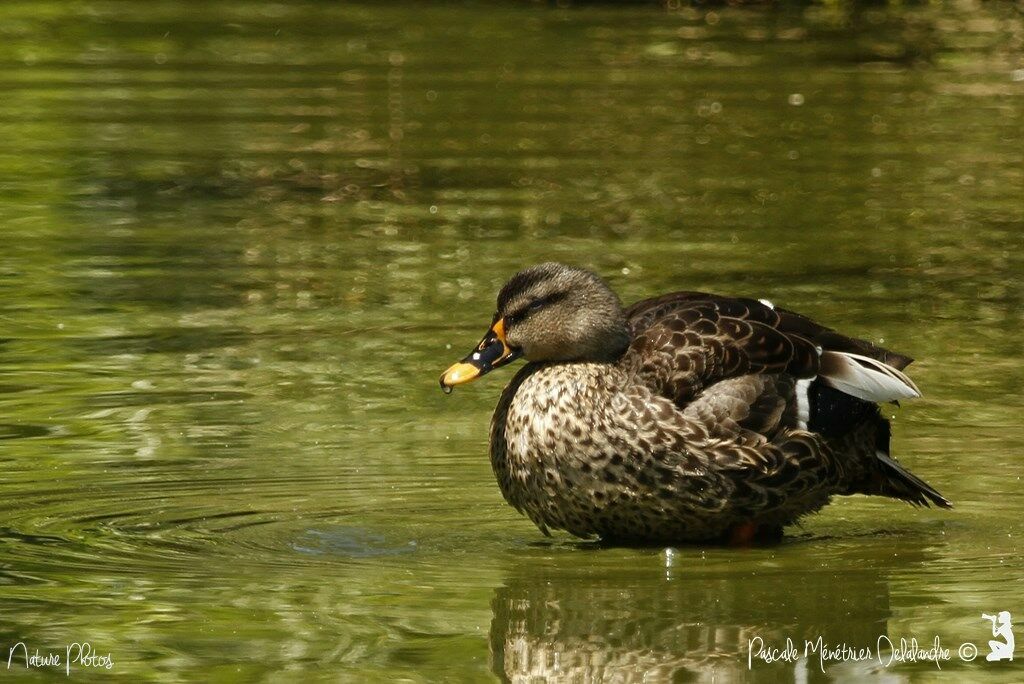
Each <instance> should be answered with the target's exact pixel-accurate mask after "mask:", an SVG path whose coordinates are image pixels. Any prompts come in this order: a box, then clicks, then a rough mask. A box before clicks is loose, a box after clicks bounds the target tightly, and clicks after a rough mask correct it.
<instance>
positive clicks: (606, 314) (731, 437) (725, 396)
mask: <svg viewBox="0 0 1024 684" xmlns="http://www.w3.org/2000/svg"><path fill="white" fill-rule="evenodd" d="M520 357H521V358H523V359H525V361H526V363H525V364H524V365H523V366H522V367H521V368H520V369H519V370H518V372H517V373H515V375H514V376H513V377H512V379H511V381H510V382H509V383H508V385H507V386H506V387H505V389H504V390H503V392H502V393H501V395H500V398H499V400H498V403H497V406H496V408H495V410H494V414H493V417H492V420H491V426H490V460H491V466H492V468H493V470H494V474H495V477H496V479H497V482H498V486H499V488H500V490H501V493H502V495H503V496H504V498H505V500H506V501H507V502H508V503H509V504H510V505H511V506H512V507H514V508H515V509H516V510H517V511H519V513H521V514H525V515H526V516H527V517H528V518H529V519H530V520H531V521H533V523H534V524H535V525H536V526H537V528H539V530H540V531H541V532H542V533H544V534H545V535H550V533H551V531H552V530H563V531H565V532H568V533H569V534H571V535H574V536H576V537H580V538H583V539H597V540H600V541H602V542H607V543H613V544H615V543H621V544H643V545H646V544H674V543H709V542H710V543H716V542H720V543H726V544H734V545H742V544H753V543H758V542H760V541H768V542H774V541H778V540H780V539H782V535H783V529H784V528H785V527H787V526H790V525H793V524H795V523H798V522H799V521H800V520H801V519H802V518H803V517H804V516H807V515H809V514H811V513H815V512H817V511H819V510H820V509H821V508H823V507H824V506H826V505H827V504H828V503H829V502H830V501H831V500H832V498H833V497H835V496H847V495H853V494H866V495H874V496H882V497H889V498H894V499H900V500H902V501H905V502H908V503H910V504H913V505H916V506H930V505H934V506H937V507H940V508H951V507H952V504H951V503H950V501H949V500H948V499H946V498H945V497H943V496H942V495H941V494H939V492H938V491H936V490H935V489H934V488H933V487H931V486H930V485H928V484H927V483H926V482H925V481H924V480H922V479H921V478H919V477H917V476H916V475H914V474H913V473H911V472H910V471H909V470H908V469H907V468H906V467H904V466H903V465H901V464H900V463H899V462H898V461H897V460H896V458H895V457H894V456H893V455H892V454H891V453H890V433H891V430H890V424H889V421H888V420H886V418H885V417H884V416H883V415H882V412H881V410H880V404H886V403H889V402H899V401H901V400H904V399H911V398H916V397H919V396H920V394H921V392H920V390H919V389H918V387H917V385H915V384H914V382H913V381H912V380H911V379H910V378H909V377H908V376H907V375H906V373H904V369H905V368H906V367H907V366H908V365H909V364H910V363H911V360H912V359H911V358H910V357H908V356H905V355H903V354H899V353H896V352H892V351H889V350H887V349H883V348H881V347H879V346H876V345H875V344H872V343H871V342H869V341H866V340H863V339H858V338H855V337H850V336H847V335H843V334H840V333H838V332H836V331H835V330H833V329H830V328H827V327H825V326H823V325H820V324H818V323H816V322H814V321H812V320H811V319H810V318H808V317H806V316H803V315H801V314H798V313H795V312H793V311H789V310H786V309H784V308H781V307H777V306H775V305H774V304H773V303H772V302H771V301H769V300H767V299H753V298H744V297H729V296H721V295H715V294H709V293H705V292H696V291H679V292H671V293H669V294H664V295H661V296H657V297H653V298H650V299H644V300H642V301H638V302H636V303H635V304H633V305H631V306H629V307H624V306H623V305H622V302H621V301H620V299H619V297H618V296H617V295H616V294H615V292H614V291H613V290H612V289H611V287H609V285H608V284H607V282H605V280H604V279H602V278H601V277H600V276H598V275H597V274H596V273H594V272H592V271H590V270H587V269H584V268H580V267H576V266H569V265H565V264H561V263H555V262H549V263H543V264H539V265H535V266H531V267H529V268H526V269H524V270H522V271H519V272H518V273H516V274H515V275H513V276H512V277H511V278H510V279H509V280H508V282H506V283H505V285H504V286H503V287H502V288H501V290H500V291H499V293H498V297H497V305H496V310H495V313H494V316H493V318H492V320H491V325H490V328H489V329H488V330H487V332H486V334H485V335H484V336H483V339H482V340H481V341H480V342H479V344H478V345H477V346H476V347H475V348H474V349H473V350H472V351H471V352H470V353H469V354H468V355H467V356H466V357H465V358H463V359H462V360H461V361H459V362H457V363H455V364H453V365H452V366H451V367H450V368H448V369H447V370H446V371H445V372H444V373H443V374H442V375H441V378H440V384H441V388H442V389H443V390H444V391H445V392H446V393H450V392H451V391H452V390H453V389H454V388H455V387H456V386H459V385H463V384H466V383H469V382H472V381H474V380H477V379H479V378H481V377H482V376H484V375H486V374H488V373H490V372H491V371H493V370H495V369H497V368H500V367H501V366H504V365H506V364H509V363H511V362H513V361H515V360H516V359H519V358H520Z"/></svg>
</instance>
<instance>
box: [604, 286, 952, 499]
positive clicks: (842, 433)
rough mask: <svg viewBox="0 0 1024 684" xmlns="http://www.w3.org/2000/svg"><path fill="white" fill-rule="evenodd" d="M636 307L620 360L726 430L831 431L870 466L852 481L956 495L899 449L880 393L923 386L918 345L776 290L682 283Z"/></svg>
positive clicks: (743, 435) (899, 491)
mask: <svg viewBox="0 0 1024 684" xmlns="http://www.w3.org/2000/svg"><path fill="white" fill-rule="evenodd" d="M626 318H627V324H628V326H629V328H630V334H631V336H632V341H631V343H630V346H629V348H628V350H627V351H626V354H625V355H624V356H623V358H622V360H621V361H620V366H621V367H622V368H623V369H624V370H625V371H626V372H627V373H628V374H629V375H630V376H631V377H632V378H634V380H635V381H636V382H638V383H641V384H643V385H646V386H647V387H649V388H650V389H651V390H652V391H654V392H655V393H656V394H658V395H660V396H663V397H666V398H668V399H671V400H672V401H673V402H674V403H675V404H676V406H677V407H678V408H679V409H680V410H681V411H682V412H683V414H684V415H685V416H687V418H688V419H689V420H694V421H699V422H702V423H704V424H705V425H707V426H708V429H709V432H710V433H711V434H712V435H714V436H715V437H716V438H718V439H723V440H734V441H736V442H744V443H750V442H758V441H766V442H773V441H779V440H781V439H785V438H786V437H787V436H789V435H791V434H794V433H796V432H801V431H806V432H809V433H812V434H816V435H820V436H821V437H822V438H823V441H824V442H825V444H827V445H828V446H829V447H830V448H831V449H832V450H833V451H834V452H835V454H834V455H835V457H836V458H839V459H844V458H845V459H847V460H850V461H859V462H860V463H857V464H855V465H858V466H863V467H854V468H851V469H850V470H851V472H853V473H858V475H857V477H856V478H855V480H854V481H852V482H850V483H849V492H848V493H867V494H881V495H884V496H891V497H896V498H900V499H904V500H907V501H910V502H912V503H915V504H927V503H929V502H931V503H935V504H937V505H940V506H948V505H949V503H948V501H946V500H945V499H944V498H943V497H942V496H940V495H939V494H938V492H936V491H935V490H934V489H932V488H931V487H929V486H928V485H926V484H925V483H924V482H922V481H921V480H920V479H918V478H917V477H915V476H914V475H912V474H911V473H909V472H907V471H906V470H905V469H904V468H902V467H901V466H900V465H899V464H897V463H896V461H895V460H894V459H893V458H892V457H891V456H890V454H889V423H888V421H886V420H885V419H884V418H883V417H882V416H881V414H880V412H879V409H878V403H879V402H887V401H896V400H899V399H903V398H910V397H916V396H919V391H918V389H917V387H916V386H915V385H914V383H913V382H912V381H911V380H910V378H908V377H907V376H906V375H905V374H904V373H903V372H902V369H903V368H905V367H906V366H907V365H908V364H909V363H910V362H911V359H910V358H909V357H906V356H904V355H902V354H898V353H895V352H892V351H889V350H886V349H883V348H881V347H878V346H876V345H873V344H871V343H870V342H867V341H866V340H861V339H857V338H853V337H848V336H845V335H842V334H840V333H837V332H836V331H835V330H832V329H830V328H827V327H825V326H822V325H819V324H818V323H815V322H814V321H812V320H811V319H809V318H807V317H805V316H802V315H800V314H797V313H794V312H792V311H787V310H785V309H781V308H777V307H775V306H773V305H772V304H771V303H770V302H768V301H765V300H756V299H745V298H731V297H722V296H718V295H713V294H707V293H703V292H676V293H671V294H667V295H664V296H661V297H657V298H653V299H646V300H643V301H640V302H637V303H636V304H634V305H633V306H631V307H629V308H628V309H627V310H626ZM852 465H853V464H852Z"/></svg>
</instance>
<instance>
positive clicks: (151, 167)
mask: <svg viewBox="0 0 1024 684" xmlns="http://www.w3.org/2000/svg"><path fill="white" fill-rule="evenodd" d="M0 66H2V68H0V93H2V98H0V140H2V145H0V231H2V233H0V235H2V237H3V245H2V247H0V461H2V464H3V471H2V472H3V474H2V476H0V508H2V512H0V654H2V655H3V656H4V658H6V657H7V656H8V653H9V651H8V649H9V648H10V647H11V645H12V644H15V643H17V642H19V641H21V642H23V643H25V644H26V645H27V647H28V649H29V650H30V651H35V650H38V651H39V652H40V655H44V654H46V653H48V652H58V653H60V654H62V655H63V654H64V653H65V647H66V645H67V644H69V643H73V642H82V641H88V642H90V643H91V644H92V645H93V648H94V649H95V650H96V651H97V652H99V653H102V654H104V655H105V654H107V653H109V654H110V656H111V659H112V662H113V666H112V668H111V669H110V670H105V669H96V668H91V669H88V668H83V667H81V666H78V665H76V666H74V667H73V668H72V672H71V677H72V678H74V679H78V680H83V679H84V680H87V681H90V680H95V681H106V680H108V679H111V678H115V679H119V680H123V681H166V682H174V681H222V682H231V681H278V682H285V681H297V680H300V679H301V680H304V681H339V680H341V681H381V682H384V681H399V680H401V681H456V682H458V681H466V682H470V681H472V682H475V681H487V680H494V679H498V678H504V679H509V680H513V681H544V680H545V678H547V679H548V680H551V681H580V682H598V681H621V682H625V681H646V682H659V681H689V680H696V681H719V682H729V681H735V680H739V679H741V678H750V679H753V680H757V681H794V680H795V681H818V680H840V681H843V680H845V681H850V680H855V679H858V678H860V677H863V676H867V675H869V674H875V675H879V676H882V677H889V678H890V679H887V680H885V681H940V680H941V681H990V680H991V681H1007V682H1011V681H1020V680H1021V679H1024V670H1022V669H1021V662H1022V660H1024V651H1022V650H1021V648H1018V649H1017V656H1018V657H1017V660H1016V661H1015V662H1014V663H1006V662H1004V663H988V662H986V661H985V658H984V655H985V654H986V653H987V652H988V648H987V646H986V643H987V640H988V639H990V638H991V626H990V624H989V622H988V621H986V620H984V619H983V618H982V617H981V614H982V613H983V612H984V613H993V614H994V613H996V612H998V611H1000V610H1008V611H1011V612H1012V613H1013V615H1014V618H1015V619H1016V620H1019V621H1021V622H1022V623H1024V603H1022V601H1021V596H1022V595H1024V570H1022V566H1021V563H1022V555H1024V523H1022V514H1024V494H1022V488H1021V476H1022V474H1024V463H1022V461H1024V454H1022V448H1021V444H1022V442H1024V428H1022V420H1021V413H1022V410H1024V401H1022V398H1021V393H1020V388H1021V384H1022V382H1024V363H1022V356H1024V354H1022V347H1021V341H1020V340H1021V336H1020V332H1021V327H1022V324H1024V320H1022V318H1024V317H1022V299H1024V287H1022V282H1024V281H1022V276H1021V274H1022V273H1024V264H1022V256H1021V255H1022V247H1024V244H1022V242H1024V237H1022V236H1024V191H1022V188H1024V16H1022V15H1021V14H1020V12H1019V6H1018V7H1017V8H1015V7H1014V6H1013V5H1010V4H1000V3H995V2H993V3H985V4H979V3H975V2H971V1H970V0H968V1H966V2H961V3H955V4H953V3H951V4H948V5H947V4H933V5H930V6H927V7H916V6H911V7H904V8H901V9H898V10H886V9H884V8H875V9H870V8H869V9H860V10H856V9H853V8H850V7H847V6H840V5H829V6H827V7H811V8H806V9H801V8H789V9H785V8H783V9H774V10H773V9H766V8H750V9H729V8H719V9H714V10H709V9H701V10H690V9H683V10H679V11H675V10H671V9H669V10H666V9H665V8H663V7H661V6H659V5H658V4H657V3H655V4H652V5H631V6H629V7H616V6H615V5H609V4H603V5H586V6H582V7H579V6H578V7H575V8H571V9H559V8H556V7H549V6H547V5H544V4H533V3H521V4H516V3H483V4H480V5H463V4H458V3H450V4H448V3H408V4H396V3H383V4H382V3H377V4H359V5H352V4H350V3H328V2H311V3H280V2H278V3H269V2H234V1H221V2H212V3H208V4H200V3H186V4H182V3H172V2H146V3H131V2H57V1H56V0H53V1H48V2H7V3H3V4H2V5H0ZM547 259H559V260H564V261H569V262H573V263H578V264H582V265H586V266H589V267H592V268H594V269H596V270H598V271H600V272H601V273H603V274H605V275H606V276H607V277H608V278H609V280H610V282H611V283H612V284H613V286H614V287H615V288H616V289H617V290H618V291H619V292H620V294H621V295H622V296H623V298H624V299H625V300H627V301H632V300H635V299H638V298H641V297H645V296H649V295H653V294H657V293H660V292H664V291H668V290H671V289H705V290H711V291H715V292H722V293H730V294H745V295H752V296H757V297H767V298H770V299H771V300H773V301H774V302H776V303H777V304H780V305H783V306H786V307H787V308H792V309H797V310H799V311H802V312H804V313H806V314H809V315H811V316H814V317H815V318H817V319H819V320H821V321H822V322H824V323H826V324H829V325H832V326H836V327H839V328H840V329H842V330H843V331H845V332H848V333H851V334H856V335H860V336H863V337H867V338H870V339H872V340H876V341H879V342H882V343H883V344H885V345H886V346H890V347H892V348H893V349H896V350H899V351H901V352H904V353H907V354H909V355H912V356H914V357H915V358H917V359H918V360H917V362H916V363H915V364H914V365H913V366H912V367H911V370H912V376H913V377H914V379H915V380H916V381H917V383H918V384H919V385H920V386H921V388H922V390H923V391H924V394H925V397H924V398H923V399H921V400H918V401H914V402H910V403H908V404H906V405H905V406H904V407H903V408H902V409H900V410H899V411H898V412H897V415H896V419H895V422H894V439H893V449H894V453H895V454H896V455H897V456H898V457H899V458H900V459H901V460H902V461H903V462H904V463H906V464H907V465H908V466H909V467H911V468H912V469H913V470H914V471H915V472H916V473H918V474H920V475H921V476H922V477H924V478H925V479H927V480H928V481H929V482H930V483H932V484H933V485H935V486H936V487H937V488H938V489H939V490H940V491H941V492H942V493H943V494H945V495H946V496H947V497H949V498H950V499H952V500H953V501H954V502H955V504H956V508H955V510H953V511H951V512H946V511H935V510H916V509H913V508H911V507H909V506H906V505H903V504H901V503H898V502H889V501H883V500H875V499H867V498H864V497H857V498H850V499H841V500H837V501H836V502H835V503H834V504H833V505H832V506H830V507H829V508H827V509H826V510H825V511H824V512H823V513H821V514H819V515H817V516H814V517H813V518H810V519H808V520H807V521H806V523H805V524H804V526H803V528H802V529H801V528H794V529H792V530H790V534H789V537H788V539H787V541H785V542H784V543H782V544H781V545H779V546H777V547H772V548H761V549H745V550H742V549H741V550H733V549H721V548H707V549H700V548H680V549H676V550H674V551H665V550H661V549H649V550H628V549H601V548H594V547H593V546H592V545H588V544H585V543H579V542H576V541H574V540H572V539H570V538H568V537H561V536H556V537H554V538H552V539H546V538H544V537H543V536H542V535H541V534H540V533H539V532H538V531H537V530H536V529H534V527H533V526H532V525H531V524H530V523H529V522H528V521H526V520H525V519H523V518H521V517H519V516H518V515H517V514H516V513H515V512H514V511H513V510H512V509H510V508H509V507H507V506H506V505H505V504H504V502H503V501H502V499H501V495H500V493H499V492H498V489H497V486H496V484H495V483H494V481H493V477H492V474H491V472H490V465H489V463H488V460H487V455H486V440H487V423H488V420H489V417H490V412H491V409H492V407H493V405H494V403H495V401H496V399H497V396H498V393H499V392H500V390H501V388H502V385H503V383H504V382H505V381H507V379H508V378H510V377H511V372H509V371H508V370H507V369H506V370H504V371H500V372H495V373H494V374H492V375H490V376H488V377H487V378H486V379H485V380H483V381H481V382H479V383H476V384H474V385H470V386H468V387H466V388H464V389H463V388H460V390H459V391H457V392H455V393H454V394H453V395H452V396H450V397H446V396H444V395H442V393H441V392H440V391H439V389H438V387H437V377H438V375H439V373H440V372H441V371H442V370H443V369H444V368H445V367H446V366H447V365H448V364H449V363H451V362H452V361H454V360H456V359H457V358H460V357H461V356H462V355H463V354H464V353H465V352H466V351H468V349H469V348H470V346H471V345H472V344H474V343H475V342H476V341H477V340H478V339H479V336H480V335H481V334H482V333H483V331H484V329H485V327H486V326H487V324H489V323H490V315H491V313H492V310H493V297H494V294H495V292H496V290H497V288H498V287H499V286H500V284H501V283H502V282H503V281H504V279H505V278H506V277H507V276H508V275H510V274H511V273H512V272H514V271H515V270H517V269H518V268H520V267H523V266H525V265H528V264H531V263H534V262H537V261H541V260H547ZM1017 633H1018V634H1019V635H1021V636H1024V630H1022V629H1019V628H1018V630H1017ZM936 635H938V636H939V637H940V638H941V640H942V644H943V646H944V647H946V648H950V649H951V660H949V661H945V662H942V663H941V665H942V669H941V671H940V670H938V669H936V667H935V665H933V664H932V663H927V662H919V663H905V664H894V665H893V666H892V667H889V668H880V667H879V666H878V665H877V664H874V665H873V664H872V663H871V662H859V663H858V662H845V663H832V664H826V667H825V669H826V674H822V673H821V672H820V671H819V669H818V665H817V662H816V661H815V660H813V659H812V660H811V661H810V662H808V661H804V663H803V664H802V665H793V664H791V663H786V662H781V663H772V664H767V663H764V662H760V661H758V660H755V661H754V663H753V666H752V669H751V670H749V671H748V668H747V653H748V644H749V642H750V640H751V639H754V638H756V637H761V638H762V639H763V640H764V641H765V642H766V643H767V644H769V645H773V646H776V647H781V646H782V645H784V642H785V639H786V638H787V637H790V638H792V639H793V640H794V642H796V643H797V644H798V645H799V648H800V649H801V650H802V648H803V640H804V639H812V640H813V639H816V638H817V637H818V636H821V637H823V638H824V639H825V640H826V641H827V642H828V643H831V644H839V643H844V642H845V643H847V644H849V645H851V646H854V647H858V648H862V647H871V648H875V646H876V640H877V639H878V637H879V636H886V637H888V638H891V639H892V640H893V641H895V642H898V641H899V639H900V637H906V638H910V637H916V638H918V639H919V641H920V642H922V645H925V646H927V647H930V646H931V642H932V640H933V639H934V637H935V636H936ZM964 642H972V643H975V644H976V645H977V646H978V647H979V648H980V650H981V657H979V658H978V659H977V660H975V661H974V662H972V663H965V662H963V661H962V660H961V659H960V658H959V657H958V655H957V649H958V647H959V645H960V644H962V643H964ZM18 653H19V654H20V651H19V652H18ZM19 657H20V656H19V655H16V656H15V658H14V659H13V662H12V664H11V665H10V667H9V669H4V668H5V667H6V663H3V664H0V679H2V678H4V677H6V678H9V679H11V680H12V681H15V680H21V679H30V680H33V679H35V680H43V679H50V678H57V677H64V674H63V670H60V669H57V668H54V667H29V668H26V667H25V665H24V661H23V660H19Z"/></svg>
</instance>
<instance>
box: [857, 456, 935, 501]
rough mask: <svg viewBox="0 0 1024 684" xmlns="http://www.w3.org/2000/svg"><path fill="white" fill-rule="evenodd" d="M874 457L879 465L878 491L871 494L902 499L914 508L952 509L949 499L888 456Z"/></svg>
mask: <svg viewBox="0 0 1024 684" xmlns="http://www.w3.org/2000/svg"><path fill="white" fill-rule="evenodd" d="M876 456H877V457H878V463H879V465H880V467H879V473H878V475H879V477H878V479H877V480H876V485H877V487H878V491H875V492H871V493H872V494H881V495H882V496H891V497H892V498H894V499H902V500H903V501H907V502H909V503H912V504H914V505H915V506H926V507H927V506H929V505H931V504H934V505H936V506H938V507H939V508H952V507H953V504H952V503H951V502H950V500H949V499H947V498H946V497H944V496H942V495H941V494H939V493H938V492H937V491H935V488H933V487H932V486H931V485H929V484H928V483H927V482H925V481H924V480H922V479H921V478H919V477H918V476H917V475H914V474H913V473H912V472H910V471H909V470H907V469H906V468H904V467H903V466H901V465H900V464H899V463H897V462H896V460H895V459H893V458H892V457H891V456H889V455H888V454H886V453H883V452H881V451H879V452H878V453H877V454H876Z"/></svg>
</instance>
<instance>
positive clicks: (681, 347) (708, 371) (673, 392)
mask: <svg viewBox="0 0 1024 684" xmlns="http://www.w3.org/2000/svg"><path fill="white" fill-rule="evenodd" d="M626 316H627V321H628V323H629V325H630V328H631V332H632V334H633V341H632V344H631V345H630V347H629V349H628V350H627V352H626V354H625V356H624V357H623V361H622V365H623V367H624V368H625V369H627V370H628V371H630V372H632V373H633V374H634V375H635V376H636V377H637V378H638V379H639V380H640V381H641V382H643V383H644V384H646V385H648V386H649V387H651V388H652V389H654V390H655V391H657V392H658V393H659V394H661V395H662V396H665V397H668V398H671V399H672V400H673V401H674V402H675V403H676V404H677V405H679V406H685V405H686V404H687V403H689V402H690V401H692V400H693V399H694V398H695V397H697V396H698V395H699V394H700V393H701V392H702V391H704V390H705V389H706V388H708V387H710V386H711V385H713V384H715V383H716V382H719V381H722V380H725V379H728V378H736V377H741V376H744V375H750V374H778V373H787V374H789V375H791V376H793V377H797V378H803V377H813V376H814V375H816V374H817V372H818V353H817V350H816V348H815V345H814V343H813V342H811V341H810V340H808V339H807V338H806V337H804V336H802V335H800V334H798V333H795V332H794V333H787V332H785V331H783V330H780V329H779V325H780V323H781V321H782V317H781V316H780V315H779V314H778V313H776V311H775V310H774V309H772V308H771V307H769V306H765V305H764V304H762V303H760V302H758V301H757V300H753V299H740V298H735V299H732V298H727V297H718V296H715V295H709V294H705V293H701V292H681V293H675V294H672V295H665V296H663V297H658V298H655V299H649V300H645V301H642V302H638V303H637V304H634V305H633V306H632V307H630V308H629V309H628V310H627V311H626Z"/></svg>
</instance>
